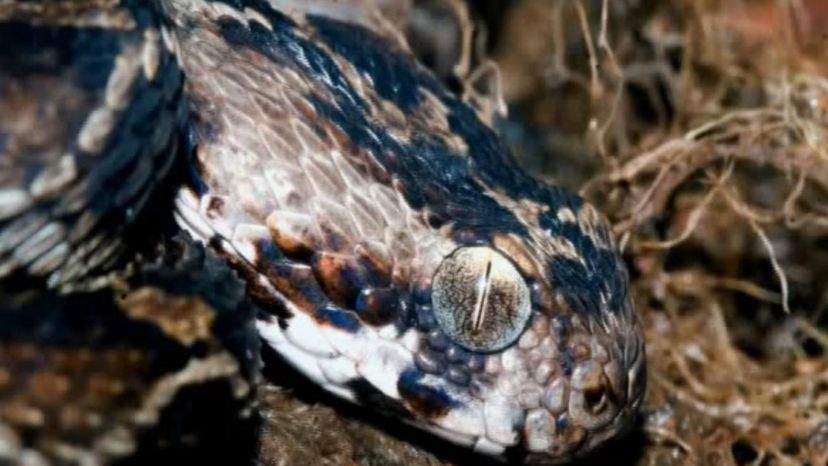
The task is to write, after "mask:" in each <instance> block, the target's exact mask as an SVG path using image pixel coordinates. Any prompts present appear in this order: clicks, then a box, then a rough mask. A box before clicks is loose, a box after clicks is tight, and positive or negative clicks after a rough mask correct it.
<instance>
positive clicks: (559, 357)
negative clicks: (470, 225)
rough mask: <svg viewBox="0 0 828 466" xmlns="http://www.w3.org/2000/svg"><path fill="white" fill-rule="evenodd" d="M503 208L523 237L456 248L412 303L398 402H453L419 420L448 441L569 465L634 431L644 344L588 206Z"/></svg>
mask: <svg viewBox="0 0 828 466" xmlns="http://www.w3.org/2000/svg"><path fill="white" fill-rule="evenodd" d="M571 199H572V200H577V201H580V200H578V199H577V198H574V197H572V198H571ZM510 208H511V210H512V211H513V212H515V213H516V215H517V216H518V217H519V218H520V219H521V221H522V222H523V223H524V224H525V225H526V227H527V234H524V235H494V236H493V237H491V239H490V241H489V242H488V244H483V243H478V244H471V245H464V246H460V247H459V248H457V249H455V250H454V251H452V252H451V253H450V254H448V255H446V256H445V257H444V258H443V259H442V261H441V262H440V264H439V266H438V267H437V268H436V271H435V272H434V274H433V276H432V279H431V281H430V288H429V290H430V293H427V294H430V299H422V300H421V301H420V302H419V303H418V304H416V305H415V306H416V314H417V315H418V316H420V317H419V319H420V322H419V324H420V326H421V328H422V329H423V330H424V331H427V332H428V333H427V335H428V336H427V337H426V339H425V344H424V345H422V348H420V349H419V350H418V352H417V354H416V356H415V361H416V362H417V367H418V369H419V370H420V371H421V372H422V374H419V376H414V375H411V376H409V378H408V379H407V380H404V382H403V383H401V385H400V387H399V388H400V391H401V393H402V395H403V398H404V399H405V398H406V396H408V397H409V398H410V399H414V400H415V401H417V400H418V398H417V395H418V394H419V398H420V399H422V398H424V395H423V393H424V392H429V390H430V394H431V396H432V397H433V399H438V400H439V399H443V400H456V401H457V402H455V403H454V404H447V406H445V409H444V410H443V411H442V412H438V413H436V415H435V413H434V412H433V411H434V410H432V413H425V414H426V417H429V414H430V418H429V422H430V423H432V424H433V425H434V426H436V427H434V428H432V430H435V431H436V432H438V433H441V434H443V435H444V436H447V437H457V436H458V434H459V436H461V437H462V436H470V437H474V438H475V440H474V448H475V449H477V450H479V451H482V452H486V453H491V454H497V455H500V454H504V452H506V453H509V452H508V450H518V453H517V456H522V457H525V458H526V459H527V460H528V461H544V462H562V461H567V460H569V459H571V458H573V457H576V456H579V455H581V454H583V453H585V452H588V451H590V450H592V449H593V448H594V447H596V446H597V445H599V444H601V443H602V442H604V441H605V440H607V439H608V438H610V437H614V436H616V435H617V434H618V433H619V431H622V430H624V429H625V428H626V427H629V425H630V424H631V421H632V419H633V418H634V416H635V413H636V410H637V408H638V407H639V405H640V403H641V400H642V398H643V393H644V366H645V365H644V351H643V339H642V337H641V332H640V327H639V323H638V321H637V319H636V316H635V313H634V309H633V304H632V301H631V298H630V295H629V293H628V287H629V283H628V277H627V272H626V270H625V267H624V265H623V262H622V260H621V258H620V257H619V256H618V254H617V253H616V251H615V247H614V244H613V242H612V240H611V239H610V237H609V234H608V230H607V227H606V224H605V222H604V220H603V219H602V218H601V216H600V215H599V214H597V212H596V211H595V210H594V209H593V208H592V207H591V206H590V205H588V204H585V203H582V202H574V203H572V202H570V203H568V204H566V205H565V206H564V207H560V208H559V209H558V210H557V211H551V210H550V209H549V208H547V207H540V206H538V205H532V203H527V202H523V203H521V205H512V206H510ZM455 236H456V237H458V236H459V237H463V236H464V235H462V234H460V235H455ZM466 236H468V235H466ZM466 374H467V375H466ZM406 383H407V384H408V385H406ZM412 387H413V388H412ZM437 394H442V396H436V395H437ZM410 405H411V406H412V408H413V409H414V410H417V408H418V403H417V402H414V403H410ZM510 456H513V455H510Z"/></svg>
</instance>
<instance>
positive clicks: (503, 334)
mask: <svg viewBox="0 0 828 466" xmlns="http://www.w3.org/2000/svg"><path fill="white" fill-rule="evenodd" d="M431 301H432V305H433V308H434V314H435V317H436V319H437V323H438V325H439V326H440V328H441V329H442V330H443V332H445V333H446V335H448V337H449V338H451V339H452V340H453V341H454V342H455V343H457V344H459V345H461V346H463V347H465V348H467V349H470V350H473V351H496V350H499V349H501V348H503V347H505V346H507V345H509V344H510V343H512V342H513V341H515V340H516V339H517V337H518V336H519V335H520V333H521V332H522V331H523V329H524V328H525V327H526V323H527V322H528V321H529V315H530V313H531V302H530V298H529V287H528V286H526V281H525V280H524V279H523V277H522V276H521V275H520V273H519V272H518V271H517V269H516V268H515V266H514V265H513V264H512V262H510V261H509V260H508V259H506V258H505V257H503V255H502V254H500V253H499V252H497V251H495V250H494V249H492V248H488V247H484V246H473V247H461V248H458V249H457V250H455V251H454V252H453V253H452V254H451V255H450V256H448V257H446V258H445V259H443V262H442V263H441V264H440V267H438V268H437V272H436V273H435V274H434V279H433V280H432V293H431Z"/></svg>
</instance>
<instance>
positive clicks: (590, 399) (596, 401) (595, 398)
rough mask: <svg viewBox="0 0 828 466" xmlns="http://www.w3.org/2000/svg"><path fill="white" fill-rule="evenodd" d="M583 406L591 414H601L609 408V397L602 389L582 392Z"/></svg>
mask: <svg viewBox="0 0 828 466" xmlns="http://www.w3.org/2000/svg"><path fill="white" fill-rule="evenodd" d="M584 405H585V407H586V409H587V410H588V411H589V412H590V413H591V414H601V413H602V412H603V411H604V410H605V409H607V407H609V397H608V396H607V393H606V390H604V387H599V388H594V389H589V390H586V391H584Z"/></svg>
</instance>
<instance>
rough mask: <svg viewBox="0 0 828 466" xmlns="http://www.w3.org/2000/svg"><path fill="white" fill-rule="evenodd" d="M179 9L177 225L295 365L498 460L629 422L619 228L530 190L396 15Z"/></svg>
mask: <svg viewBox="0 0 828 466" xmlns="http://www.w3.org/2000/svg"><path fill="white" fill-rule="evenodd" d="M345 3H348V2H345ZM162 5H163V7H164V10H165V14H166V15H167V17H168V18H169V19H170V21H171V22H172V23H173V24H174V27H173V28H172V32H171V34H172V36H173V42H175V44H176V48H177V50H178V53H179V58H180V60H181V65H182V68H183V69H184V71H185V73H186V75H187V84H186V89H187V93H188V95H189V97H190V99H191V105H192V113H193V119H192V121H191V124H190V140H191V143H192V148H193V154H192V157H193V159H192V167H193V170H192V172H193V175H192V179H191V181H190V183H189V184H188V186H187V187H185V188H183V189H182V190H181V191H180V192H179V195H178V199H177V201H176V204H177V205H176V216H177V219H178V221H179V223H180V225H181V226H182V227H184V228H185V229H186V230H187V231H189V232H190V233H191V234H192V235H193V236H194V237H195V238H197V239H199V240H200V241H202V242H203V243H205V244H207V245H210V246H211V247H212V248H214V249H216V250H217V251H219V252H220V253H221V254H222V255H223V256H224V257H225V258H226V259H227V260H228V261H229V263H231V265H232V266H233V267H235V268H236V269H237V270H238V271H239V272H240V273H241V274H242V276H243V277H244V278H245V280H246V281H247V284H248V291H249V292H250V293H251V294H252V295H253V297H254V298H255V299H256V300H257V302H258V303H259V304H260V305H261V306H262V308H263V309H264V312H263V313H262V314H261V315H260V316H259V319H258V328H259V331H260V333H261V335H262V336H263V338H264V340H265V341H266V342H267V343H268V344H270V345H271V346H273V347H274V348H275V349H276V350H277V351H278V352H279V353H280V354H281V355H282V356H283V357H284V358H285V359H286V360H287V361H288V362H290V363H291V364H293V365H294V366H296V367H297V368H298V369H299V370H300V371H302V372H303V373H304V374H306V375H307V376H308V377H310V378H311V379H312V380H314V381H316V382H317V383H319V384H321V385H322V386H323V387H325V388H326V389H327V390H329V391H331V392H333V393H335V394H337V395H339V396H342V397H344V398H346V399H350V400H353V401H355V402H358V403H365V404H370V403H372V402H374V403H375V402H376V401H377V400H382V401H381V402H380V403H379V404H380V405H382V407H383V408H384V409H386V410H389V409H390V410H391V411H392V412H394V413H396V414H402V415H404V417H405V418H407V419H408V420H409V422H412V423H414V424H416V425H419V426H421V427H423V428H425V429H427V430H430V431H433V432H435V433H437V434H439V435H441V436H443V437H446V438H449V439H451V440H452V441H455V442H457V443H460V444H463V445H468V446H471V447H473V448H474V449H476V450H478V451H481V452H484V453H488V454H493V455H501V454H507V455H515V456H522V457H525V458H527V459H528V460H537V459H540V460H547V461H549V460H551V461H565V460H567V459H569V458H571V457H573V456H576V455H579V454H582V453H584V452H586V451H589V450H591V449H592V448H593V447H595V446H596V445H598V444H600V443H602V442H603V441H604V440H606V439H607V438H609V437H611V436H614V435H616V434H617V433H618V432H619V431H621V430H623V429H624V428H625V427H626V426H627V425H629V423H630V420H631V419H632V418H633V417H634V413H635V412H636V410H637V407H638V406H639V404H640V402H641V398H642V396H643V383H644V379H643V371H644V357H643V340H642V337H641V334H640V328H639V324H638V322H637V319H636V317H635V313H634V309H633V306H632V303H631V300H630V297H629V295H628V280H627V275H626V271H625V268H624V265H623V262H622V261H621V259H620V258H619V256H618V254H617V253H616V251H615V246H614V244H613V242H612V239H611V238H610V235H609V233H608V229H607V227H606V225H605V223H604V220H603V219H602V217H601V216H600V215H599V214H598V213H597V212H596V211H595V210H594V209H593V208H592V207H591V206H589V205H588V204H586V203H584V202H583V201H582V200H581V199H580V198H578V197H577V196H574V195H572V194H569V193H567V192H565V191H563V190H561V189H559V188H556V187H553V186H549V185H545V184H542V183H540V182H538V181H536V180H534V179H532V178H531V177H529V176H527V175H526V174H524V173H523V172H521V171H520V170H519V169H518V168H517V167H516V166H515V165H514V162H513V161H512V159H511V156H510V155H509V154H508V151H507V150H506V149H505V147H504V146H503V144H502V143H501V142H500V141H499V139H498V138H497V136H496V135H495V133H494V132H493V131H492V130H491V129H490V128H489V127H488V126H487V125H486V124H484V123H483V122H482V121H481V119H480V118H479V116H478V115H477V113H476V112H475V110H474V109H473V108H472V107H470V106H468V105H466V103H464V102H463V101H462V100H461V99H459V98H458V97H457V96H455V95H454V94H452V93H450V92H448V91H447V90H446V89H445V88H444V87H443V86H442V84H441V83H440V82H439V81H438V80H437V79H435V78H434V77H433V76H432V75H431V74H430V73H429V72H428V71H427V70H426V69H425V68H423V67H422V66H421V65H419V64H418V63H417V62H416V61H415V60H414V59H413V58H412V56H411V54H410V52H409V50H408V48H407V45H406V44H405V43H404V41H403V40H402V39H401V38H400V37H399V36H397V35H395V34H388V33H387V28H386V23H384V22H383V21H382V20H381V19H380V18H381V16H380V14H379V12H372V10H371V9H370V8H368V7H366V8H365V9H364V11H362V12H361V13H360V15H357V18H355V17H354V16H355V15H354V12H353V11H354V10H349V9H348V8H345V7H343V6H342V5H339V6H336V5H334V2H325V1H315V2H309V3H303V2H282V1H275V0H274V1H264V0H237V1H206V0H164V1H163V2H162ZM446 264H449V265H446ZM478 265H479V269H478V268H477V267H478ZM447 271H448V272H447ZM478 272H479V273H478ZM490 286H491V287H494V288H491V289H490V288H489V287H490ZM524 305H525V306H526V307H525V312H523V309H524ZM470 316H471V317H470ZM524 317H525V319H524ZM470 322H471V323H473V325H474V332H472V334H470V336H469V335H465V334H464V328H465V327H464V326H467V325H470V324H469V323H470ZM506 327H508V328H509V331H511V330H514V333H508V332H507V331H506V330H503V328H506ZM481 329H482V333H480V332H481ZM489 331H491V332H493V333H492V335H494V337H493V338H495V337H496V338H495V339H494V340H492V341H495V340H496V342H497V344H490V342H489V341H488V340H487V339H486V338H485V337H486V336H487V333H486V332H489ZM475 332H477V333H475ZM464 335H465V336H464ZM481 335H482V336H481ZM466 336H468V338H469V339H468V340H464V338H466ZM481 342H482V343H481ZM487 345H488V346H487Z"/></svg>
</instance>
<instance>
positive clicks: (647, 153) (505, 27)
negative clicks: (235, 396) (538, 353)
mask: <svg viewBox="0 0 828 466" xmlns="http://www.w3.org/2000/svg"><path fill="white" fill-rule="evenodd" d="M422 3H424V4H430V5H431V6H432V7H433V6H434V5H435V4H439V3H441V2H435V1H430V2H422ZM442 3H443V4H445V3H446V2H442ZM438 9H439V8H438ZM472 10H473V13H472V15H471V20H472V22H474V23H475V24H478V25H480V24H483V25H485V28H486V34H480V33H479V31H480V29H479V28H478V33H476V34H475V35H474V39H473V44H472V48H473V49H474V50H472V53H471V55H472V56H473V57H474V56H477V57H478V58H477V59H473V60H472V61H471V63H472V65H473V66H470V67H469V71H468V72H467V73H466V74H465V75H463V76H461V78H460V79H459V81H460V85H461V87H463V88H464V89H469V90H472V91H478V90H479V91H480V93H481V94H482V97H481V98H482V99H484V100H485V98H486V95H488V97H489V98H490V99H489V101H490V102H492V103H494V104H498V99H496V98H492V96H494V97H496V96H497V95H498V94H500V95H502V97H503V102H502V103H504V104H505V105H504V108H508V118H505V119H504V118H497V119H498V126H499V128H500V129H501V131H502V133H503V134H504V137H506V139H507V140H508V141H509V143H510V145H511V146H512V147H513V148H514V150H515V152H516V154H517V156H518V157H519V158H520V160H521V161H522V162H523V164H524V165H525V166H526V167H527V169H529V170H531V171H532V172H533V173H535V174H536V175H537V176H539V177H542V178H547V179H549V180H550V181H553V182H558V183H560V184H563V185H565V186H567V187H569V188H571V189H574V190H577V191H579V192H580V193H581V194H582V195H584V196H585V197H586V198H587V199H589V200H590V201H591V202H593V203H595V204H596V205H597V206H599V208H600V209H601V210H602V211H603V212H604V213H605V214H606V215H607V216H608V217H609V218H610V220H611V221H612V223H613V225H614V232H615V234H616V235H617V238H618V239H619V242H620V244H621V245H622V248H623V253H624V256H625V258H626V260H627V262H628V265H629V268H630V271H631V275H632V277H633V288H634V292H635V295H634V296H635V302H636V304H637V308H638V312H639V315H640V317H641V319H642V321H643V324H644V328H645V332H646V341H647V358H648V372H649V374H648V393H647V400H646V405H645V408H644V410H643V413H642V416H641V421H640V423H639V425H637V426H636V427H635V429H634V430H633V432H632V433H631V434H630V436H629V437H627V438H626V439H624V440H623V441H622V442H619V444H617V445H613V446H610V447H609V449H608V450H607V451H605V452H602V453H599V456H597V457H596V458H592V459H590V460H588V462H591V463H592V464H604V463H605V462H606V461H609V460H610V459H611V460H612V463H614V464H630V465H632V464H636V465H694V464H706V465H708V464H709V465H768V466H769V465H811V466H820V465H822V466H824V465H828V202H827V201H828V144H826V143H828V131H827V130H828V126H826V125H827V124H828V79H826V75H828V2H824V1H823V0H752V1H750V0H726V1H708V0H664V1H655V0H653V1H649V0H604V1H601V0H580V1H576V0H523V1H513V2H509V1H492V2H484V1H481V2H477V4H476V5H473V8H472ZM443 13H445V11H443ZM420 19H421V20H422V18H420ZM447 24H450V21H449V23H447ZM415 26H416V25H415ZM411 30H412V31H413V32H414V33H416V32H417V31H416V27H413V26H412V28H411ZM446 37H448V38H449V40H443V39H445V37H444V38H443V39H440V40H437V42H438V45H439V46H437V47H435V46H434V45H433V44H432V45H431V46H429V45H428V44H427V43H426V44H425V45H424V46H423V48H422V49H421V50H420V51H421V52H422V51H423V50H425V52H424V55H425V56H426V57H427V58H428V61H430V63H429V64H430V65H431V66H433V67H435V69H436V70H437V71H438V72H439V73H441V74H443V75H444V76H449V78H448V79H452V78H451V77H450V75H451V74H452V72H453V71H456V69H453V68H452V65H453V64H455V63H456V62H457V53H458V52H457V50H458V49H457V47H458V45H457V44H458V42H457V40H454V39H456V36H452V35H451V34H448V35H447V36H446ZM452 38H454V39H452ZM461 42H462V41H461ZM440 44H442V45H440ZM484 44H485V45H484ZM429 47H431V48H429ZM440 47H443V48H440ZM481 50H482V51H485V52H486V53H488V55H489V56H491V57H492V59H493V60H494V62H496V63H497V64H498V65H499V70H500V71H499V73H498V72H497V71H492V67H487V63H486V61H485V60H483V59H481V58H479V57H481V56H483V55H484V54H482V53H479V52H480V51H481ZM476 71H480V72H476ZM455 78H456V76H455ZM480 83H482V84H481V85H480V86H478V87H480V89H478V87H476V86H477V85H478V84H480ZM496 107H497V105H493V109H496ZM493 111H494V110H493ZM285 370H286V369H284V368H282V367H279V366H278V364H275V363H274V364H270V368H269V371H270V372H271V373H272V372H274V371H276V372H278V374H277V377H276V378H280V379H283V380H284V377H278V376H279V375H283V374H282V371H285ZM299 383H300V384H301V382H299ZM298 392H307V390H297V389H296V386H295V385H292V384H290V383H284V384H283V383H280V386H279V387H269V388H266V389H264V390H263V391H262V393H261V396H260V404H261V406H262V407H263V408H264V409H262V410H260V412H261V413H263V418H262V419H263V422H262V424H261V432H262V433H263V434H264V435H262V436H261V437H260V439H262V443H261V445H260V446H259V461H260V462H261V463H262V464H274V465H275V464H300V463H301V464H308V462H309V461H313V462H315V463H317V464H366V465H367V464H371V465H392V464H394V465H403V464H406V465H407V464H430V465H433V464H480V462H481V461H482V460H481V459H480V458H476V457H473V456H468V455H463V454H461V453H459V452H458V451H456V450H455V449H452V448H451V447H449V446H447V445H438V446H437V447H435V443H436V442H435V441H434V440H433V439H430V438H419V437H418V436H417V434H416V433H414V432H412V431H410V430H407V429H406V428H404V427H393V426H392V427H391V432H392V435H388V434H385V433H383V432H384V431H385V429H384V428H381V427H380V426H381V425H384V424H385V423H387V422H388V421H387V420H383V419H371V418H366V416H369V415H366V414H364V413H362V412H361V411H360V410H359V409H357V408H354V407H348V406H342V405H341V404H338V403H336V402H335V401H333V400H330V399H329V398H326V397H324V395H321V394H318V393H316V392H313V391H312V390H311V391H310V393H312V394H311V395H309V396H306V395H303V397H302V398H301V399H297V398H296V397H295V394H296V393H298ZM343 412H344V416H343V415H342V414H338V413H343ZM308 414H310V416H309V415H308ZM300 418H301V419H302V420H303V421H302V423H298V421H297V420H298V419H300ZM401 437H404V438H412V437H413V438H414V441H413V443H407V442H403V441H401V440H399V438H401ZM320 445H321V447H320Z"/></svg>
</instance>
